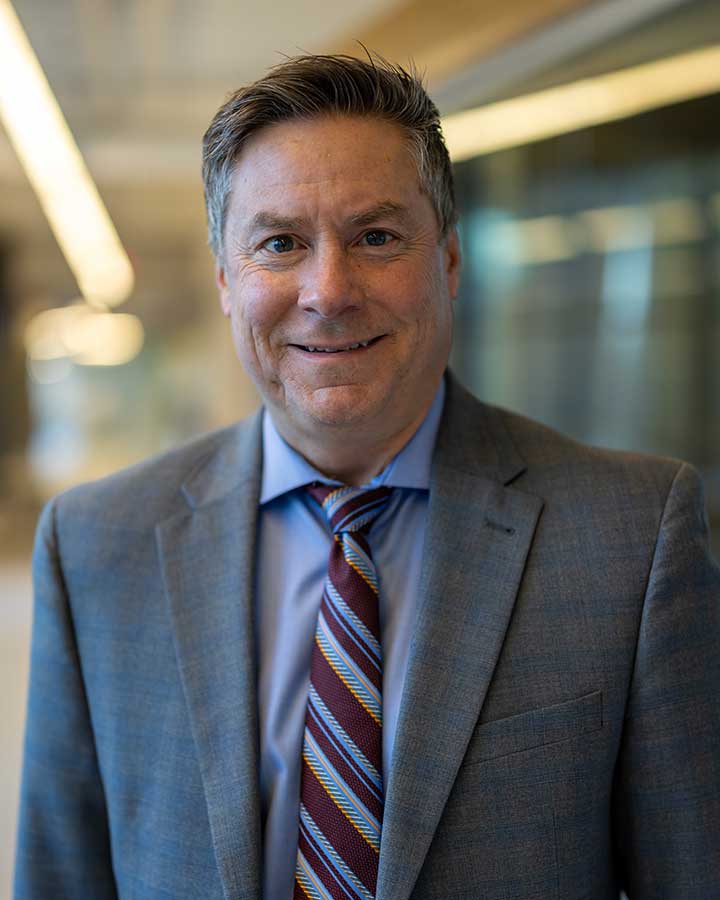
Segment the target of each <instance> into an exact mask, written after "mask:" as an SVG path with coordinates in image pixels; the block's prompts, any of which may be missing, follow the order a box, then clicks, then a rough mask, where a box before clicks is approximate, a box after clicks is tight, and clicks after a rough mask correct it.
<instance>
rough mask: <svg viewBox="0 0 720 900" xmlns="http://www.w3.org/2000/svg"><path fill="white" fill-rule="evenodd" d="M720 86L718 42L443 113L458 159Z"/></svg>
mask: <svg viewBox="0 0 720 900" xmlns="http://www.w3.org/2000/svg"><path fill="white" fill-rule="evenodd" d="M716 91H720V46H711V47H706V48H704V49H702V50H694V51H692V52H690V53H683V54H680V55H678V56H672V57H669V58H668V59H663V60H658V61H657V62H652V63H645V64H643V65H640V66H634V67H633V68H629V69H621V70H619V71H617V72H610V73H608V74H606V75H599V76H597V77H594V78H584V79H582V80H580V81H575V82H573V83H571V84H565V85H561V86H560V87H554V88H549V89H548V90H544V91H538V92H537V93H534V94H526V95H524V96H521V97H515V98H513V99H511V100H504V101H501V102H499V103H491V104H488V105H487V106H481V107H478V108H477V109H471V110H466V111H465V112H459V113H456V114H454V115H451V116H447V117H446V118H444V119H443V123H442V127H443V133H444V134H445V140H446V142H447V145H448V150H449V151H450V156H451V157H452V159H453V161H454V162H461V161H462V160H464V159H469V158H470V157H473V156H481V155H483V154H487V153H494V152H496V151H498V150H506V149H507V148H509V147H516V146H520V145H522V144H528V143H531V142H532V141H539V140H542V139H544V138H549V137H555V136H557V135H560V134H566V133H567V132H570V131H577V130H578V129H580V128H588V127H590V126H591V125H601V124H603V123H605V122H611V121H613V120H615V119H624V118H627V117H628V116H635V115H638V114H639V113H643V112H647V111H648V110H651V109H658V108H660V107H662V106H668V105H669V104H671V103H680V102H683V101H686V100H692V99H694V98H696V97H703V96H706V95H707V94H713V93H715V92H716Z"/></svg>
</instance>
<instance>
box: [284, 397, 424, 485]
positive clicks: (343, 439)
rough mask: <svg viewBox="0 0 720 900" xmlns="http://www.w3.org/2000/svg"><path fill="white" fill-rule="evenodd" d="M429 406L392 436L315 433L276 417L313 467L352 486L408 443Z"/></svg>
mask: <svg viewBox="0 0 720 900" xmlns="http://www.w3.org/2000/svg"><path fill="white" fill-rule="evenodd" d="M431 403H432V398H431V400H430V403H428V404H427V407H425V408H423V409H422V411H421V413H420V414H419V415H418V416H417V417H416V418H414V419H413V420H412V421H411V422H409V423H408V424H407V425H406V426H405V427H403V428H402V429H400V430H399V431H396V432H394V433H393V434H392V435H389V436H388V435H369V434H366V435H359V434H358V432H357V429H353V430H352V431H351V432H350V433H345V431H344V430H343V432H342V433H341V434H339V433H338V429H327V430H326V429H322V430H320V429H318V430H317V431H315V432H314V433H313V434H307V433H305V432H299V431H295V430H293V429H287V428H286V427H285V425H286V423H284V422H279V421H277V419H275V418H273V421H274V423H275V427H276V428H277V430H278V432H279V433H280V435H281V436H282V438H283V439H284V440H285V441H286V442H287V443H288V444H289V445H290V446H291V447H292V448H293V449H294V450H296V451H297V452H298V453H299V454H300V455H301V456H303V457H304V458H305V459H306V460H307V461H308V462H309V463H310V465H311V466H313V468H315V469H317V470H318V472H320V473H321V474H323V475H325V476H326V477H328V478H332V479H334V480H336V481H340V482H342V483H343V484H347V485H349V486H351V487H360V486H361V485H364V484H368V482H370V481H372V479H373V478H374V477H375V476H376V475H379V474H380V472H382V470H383V469H384V468H385V467H386V466H387V465H388V463H389V462H390V460H392V459H393V457H394V456H396V455H397V454H398V453H399V452H400V451H401V450H402V448H403V447H404V446H405V445H406V444H407V443H408V441H409V440H410V438H412V436H413V435H414V434H415V432H416V431H417V429H418V428H419V427H420V425H421V423H422V421H423V419H424V418H425V416H426V415H427V412H428V410H429V409H430V405H431Z"/></svg>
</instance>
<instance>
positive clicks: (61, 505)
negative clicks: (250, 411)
mask: <svg viewBox="0 0 720 900" xmlns="http://www.w3.org/2000/svg"><path fill="white" fill-rule="evenodd" d="M259 421H260V414H259V413H258V414H256V415H255V416H253V417H251V418H249V419H246V420H243V421H241V422H237V423H235V424H233V425H230V426H226V427H224V428H221V429H218V430H216V431H212V432H209V433H207V434H203V435H200V436H198V437H195V438H193V439H191V440H189V441H187V442H185V443H183V444H181V445H179V446H177V447H174V448H172V449H171V450H167V451H164V452H162V453H159V454H156V455H155V456H152V457H150V458H148V459H145V460H142V461H140V462H138V463H135V464H134V465H132V466H129V467H127V468H124V469H121V470H119V471H118V472H114V473H113V474H111V475H107V476H105V477H104V478H100V479H98V480H96V481H91V482H87V483H84V484H80V485H76V486H75V487H72V488H69V489H68V490H67V491H64V492H63V493H61V494H59V495H58V496H56V497H54V498H53V499H52V500H51V501H50V503H49V504H48V505H49V506H53V507H54V508H55V509H56V511H57V515H58V516H62V517H65V516H67V517H70V518H73V519H76V520H77V517H80V518H81V519H84V520H86V521H87V520H96V521H98V520H100V521H102V520H104V521H109V520H111V519H112V520H114V521H115V522H118V523H119V522H123V521H127V522H133V523H136V524H140V523H142V522H145V523H147V524H148V525H152V524H154V523H155V522H157V521H158V520H159V519H161V518H164V517H166V516H168V515H171V514H172V513H173V511H175V510H180V509H187V505H188V503H187V498H186V497H184V496H183V490H184V486H185V485H186V484H188V483H191V482H192V481H193V479H194V478H195V477H196V476H197V474H198V473H199V472H202V471H203V470H205V469H208V468H210V467H213V466H214V467H215V468H219V469H221V470H223V469H224V470H225V471H227V473H228V476H229V477H230V478H232V476H233V475H236V476H238V477H239V472H237V471H234V470H236V469H238V468H239V467H240V462H241V460H242V456H243V454H242V448H243V447H244V446H246V445H247V444H248V443H249V442H252V440H253V432H256V433H257V432H258V428H259Z"/></svg>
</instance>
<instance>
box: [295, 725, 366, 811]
mask: <svg viewBox="0 0 720 900" xmlns="http://www.w3.org/2000/svg"><path fill="white" fill-rule="evenodd" d="M307 727H308V728H309V730H310V733H311V734H312V736H313V737H314V738H315V740H316V741H317V743H318V745H319V746H320V749H321V750H322V751H323V753H324V754H325V756H327V758H328V762H329V763H330V764H331V765H332V766H333V767H334V768H335V770H336V771H337V773H338V775H339V776H340V777H341V778H342V779H343V781H344V782H345V783H346V784H347V786H348V787H349V788H350V790H351V791H353V793H355V794H357V797H358V799H359V800H360V801H361V802H362V803H364V804H365V806H367V808H368V810H369V811H370V812H371V813H372V814H373V815H374V816H375V817H376V818H377V819H379V820H380V821H382V814H383V805H382V803H381V802H380V801H379V800H378V799H377V797H376V796H375V795H374V794H372V793H371V791H370V790H369V789H368V788H367V786H366V785H365V783H364V782H363V780H362V779H361V778H359V777H358V776H357V774H356V773H355V771H354V769H353V768H352V767H351V766H349V765H348V764H347V762H346V761H345V759H344V758H343V757H342V755H341V754H340V753H338V751H337V750H336V749H335V746H334V744H332V743H331V742H330V741H329V740H328V739H327V736H326V735H325V733H324V732H323V730H322V729H321V728H320V726H319V725H318V724H317V722H316V721H315V720H314V719H312V717H309V718H308V724H307Z"/></svg>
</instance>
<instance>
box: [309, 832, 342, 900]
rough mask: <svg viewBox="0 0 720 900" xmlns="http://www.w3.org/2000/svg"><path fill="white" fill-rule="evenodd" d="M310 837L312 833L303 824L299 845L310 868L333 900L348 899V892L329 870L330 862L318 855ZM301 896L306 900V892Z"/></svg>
mask: <svg viewBox="0 0 720 900" xmlns="http://www.w3.org/2000/svg"><path fill="white" fill-rule="evenodd" d="M309 837H310V835H308V834H307V833H306V832H305V829H304V827H303V825H302V824H301V825H300V834H299V835H298V847H299V849H300V850H302V854H303V856H304V857H305V859H306V860H307V861H308V863H309V865H310V868H311V869H312V870H313V872H314V873H315V875H316V876H318V877H319V879H320V881H322V884H323V887H324V888H325V890H326V891H327V892H328V894H330V896H331V897H332V898H333V900H348V895H347V892H346V891H345V890H343V888H341V887H340V885H339V884H338V883H337V880H336V878H335V877H334V875H333V874H332V873H331V872H330V871H328V864H327V863H326V862H324V860H323V858H322V857H321V856H320V855H318V852H317V851H316V850H315V847H314V846H313V845H312V844H311V843H310V841H309V839H308V838H309ZM339 877H340V876H338V878H339ZM301 897H302V898H303V900H305V895H304V894H301Z"/></svg>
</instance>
